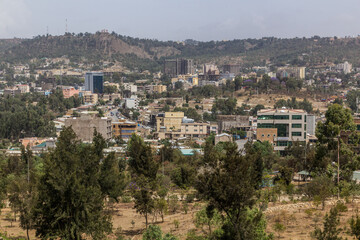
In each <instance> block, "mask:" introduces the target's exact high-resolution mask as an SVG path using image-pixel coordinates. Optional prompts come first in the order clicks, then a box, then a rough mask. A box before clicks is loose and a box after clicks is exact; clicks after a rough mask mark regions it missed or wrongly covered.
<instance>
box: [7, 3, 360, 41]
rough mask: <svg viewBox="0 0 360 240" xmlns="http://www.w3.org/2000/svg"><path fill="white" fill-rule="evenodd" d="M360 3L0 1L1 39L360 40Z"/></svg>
mask: <svg viewBox="0 0 360 240" xmlns="http://www.w3.org/2000/svg"><path fill="white" fill-rule="evenodd" d="M359 7H360V2H359V1H356V0H344V1H341V4H340V2H339V1H335V0H317V1H311V0H303V1H294V0H290V1H289V0H273V1H268V0H258V1H236V0H226V1H219V0H181V1H180V0H171V1H170V0H155V1H148V0H135V1H124V0H119V1H115V0H103V1H95V0H76V1H71V0H63V1H48V0H32V1H30V0H0V38H13V37H20V38H31V37H34V36H37V35H44V34H46V33H47V32H48V33H49V34H51V35H61V34H63V33H64V32H65V30H66V19H67V29H68V32H74V33H79V32H92V33H93V32H96V31H99V30H102V29H107V30H109V32H111V31H115V32H117V33H119V34H122V35H127V36H132V37H139V38H151V39H159V40H185V39H195V40H201V41H209V40H231V39H243V38H261V37H264V36H275V37H281V38H292V37H303V36H305V37H310V36H314V35H319V36H330V37H332V36H339V37H343V36H357V35H358V33H359V31H358V28H357V26H358V25H359V23H360V15H359V14H358V9H359Z"/></svg>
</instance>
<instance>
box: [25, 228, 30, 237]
mask: <svg viewBox="0 0 360 240" xmlns="http://www.w3.org/2000/svg"><path fill="white" fill-rule="evenodd" d="M26 236H27V240H30V237H29V228H28V227H27V228H26Z"/></svg>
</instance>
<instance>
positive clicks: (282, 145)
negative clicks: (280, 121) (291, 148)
mask: <svg viewBox="0 0 360 240" xmlns="http://www.w3.org/2000/svg"><path fill="white" fill-rule="evenodd" d="M287 145H288V142H287V141H281V142H278V146H281V147H286V146H287Z"/></svg>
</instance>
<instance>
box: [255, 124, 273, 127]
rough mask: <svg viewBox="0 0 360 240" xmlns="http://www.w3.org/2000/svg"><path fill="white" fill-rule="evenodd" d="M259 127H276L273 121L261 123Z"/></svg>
mask: <svg viewBox="0 0 360 240" xmlns="http://www.w3.org/2000/svg"><path fill="white" fill-rule="evenodd" d="M258 128H274V124H272V123H259V124H258Z"/></svg>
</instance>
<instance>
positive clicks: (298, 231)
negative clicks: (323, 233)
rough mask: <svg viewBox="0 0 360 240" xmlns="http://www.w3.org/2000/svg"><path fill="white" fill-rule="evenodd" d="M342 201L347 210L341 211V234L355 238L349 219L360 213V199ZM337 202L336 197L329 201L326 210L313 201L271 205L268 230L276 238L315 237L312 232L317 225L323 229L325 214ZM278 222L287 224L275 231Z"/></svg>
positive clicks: (267, 212) (288, 239)
mask: <svg viewBox="0 0 360 240" xmlns="http://www.w3.org/2000/svg"><path fill="white" fill-rule="evenodd" d="M342 202H343V203H344V204H345V205H346V207H347V211H346V212H341V213H340V224H339V226H338V227H339V228H341V229H342V231H341V234H340V235H341V236H342V237H343V238H345V239H346V238H347V239H354V238H353V237H351V236H350V235H349V232H350V230H349V229H350V227H349V220H350V219H351V217H352V216H356V214H357V213H358V210H359V207H360V199H355V200H354V201H353V202H349V203H345V202H344V201H342ZM336 203H337V200H336V199H333V200H330V201H327V202H326V205H325V209H324V210H322V209H321V208H322V207H321V205H319V206H315V205H314V204H312V203H311V202H300V203H295V204H294V203H293V204H279V205H275V206H269V208H268V209H267V210H266V211H265V215H266V218H267V231H268V232H272V233H274V236H275V239H287V240H290V239H291V240H298V239H299V240H300V239H301V240H307V239H313V238H311V233H312V232H313V231H314V230H315V227H318V228H320V229H323V220H324V216H325V214H326V213H328V212H329V211H330V208H331V207H333V206H334V205H335V204H336ZM276 222H280V223H281V224H283V225H284V226H285V229H284V231H282V232H280V233H279V232H276V231H275V229H274V225H275V223H276ZM279 236H280V237H279Z"/></svg>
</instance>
